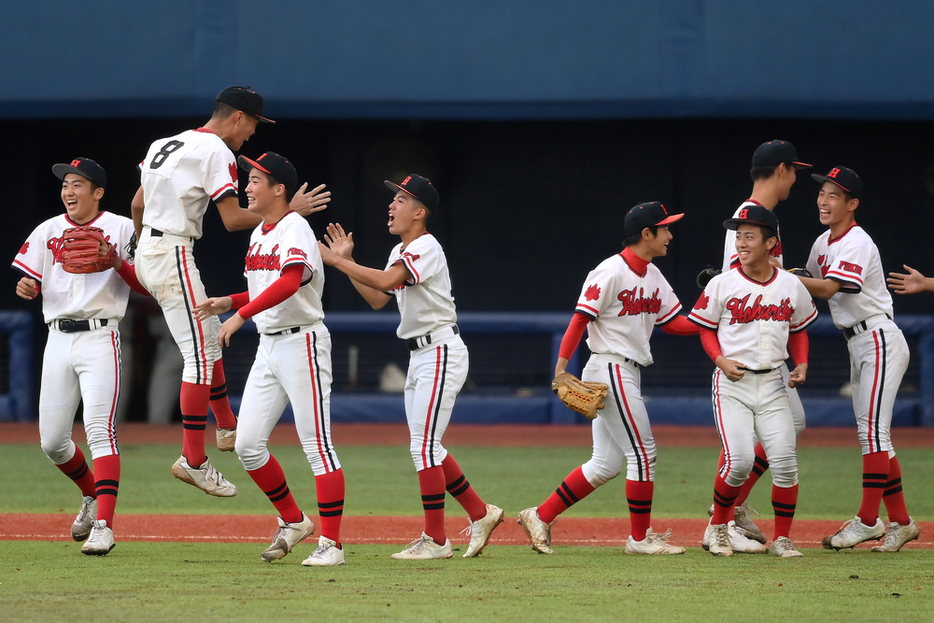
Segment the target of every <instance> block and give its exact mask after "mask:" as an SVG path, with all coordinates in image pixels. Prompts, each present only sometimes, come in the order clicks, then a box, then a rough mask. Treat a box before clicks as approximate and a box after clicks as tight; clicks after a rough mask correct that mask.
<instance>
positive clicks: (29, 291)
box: [16, 277, 39, 301]
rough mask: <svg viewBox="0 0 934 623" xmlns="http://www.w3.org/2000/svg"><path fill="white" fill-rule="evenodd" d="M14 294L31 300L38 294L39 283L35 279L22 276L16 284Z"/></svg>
mask: <svg viewBox="0 0 934 623" xmlns="http://www.w3.org/2000/svg"><path fill="white" fill-rule="evenodd" d="M16 296H18V297H20V298H21V299H26V300H27V301H31V300H33V299H34V298H36V297H37V296H39V284H38V283H36V280H35V279H31V278H29V277H23V278H22V279H20V280H19V282H17V284H16Z"/></svg>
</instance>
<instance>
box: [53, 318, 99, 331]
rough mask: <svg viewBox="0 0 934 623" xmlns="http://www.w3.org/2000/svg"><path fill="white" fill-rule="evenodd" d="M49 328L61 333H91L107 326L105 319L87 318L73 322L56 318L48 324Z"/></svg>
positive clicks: (68, 319)
mask: <svg viewBox="0 0 934 623" xmlns="http://www.w3.org/2000/svg"><path fill="white" fill-rule="evenodd" d="M49 326H50V327H51V328H53V329H55V330H57V331H61V332H62V333H78V332H79V331H91V330H92V329H100V328H101V327H106V326H107V319H106V318H101V319H98V318H89V319H87V320H73V319H71V318H56V319H55V320H53V321H52V322H50V323H49Z"/></svg>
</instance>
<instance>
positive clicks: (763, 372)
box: [746, 368, 777, 374]
mask: <svg viewBox="0 0 934 623" xmlns="http://www.w3.org/2000/svg"><path fill="white" fill-rule="evenodd" d="M776 369H777V368H768V369H766V370H750V369H749V368H746V372H752V373H753V374H768V373H769V372H774V371H775V370H776Z"/></svg>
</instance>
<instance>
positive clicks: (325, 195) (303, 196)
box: [289, 182, 331, 216]
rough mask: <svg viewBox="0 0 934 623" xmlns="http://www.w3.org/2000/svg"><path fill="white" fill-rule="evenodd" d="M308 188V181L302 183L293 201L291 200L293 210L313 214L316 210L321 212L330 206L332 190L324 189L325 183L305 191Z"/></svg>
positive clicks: (303, 214)
mask: <svg viewBox="0 0 934 623" xmlns="http://www.w3.org/2000/svg"><path fill="white" fill-rule="evenodd" d="M306 188H308V182H305V183H304V184H302V186H301V188H299V189H298V191H296V193H295V196H294V197H292V201H290V202H289V207H290V208H291V209H292V211H293V212H298V213H299V214H301V215H302V216H311V215H312V214H314V213H315V212H320V211H321V210H324V209H325V208H327V207H328V203H329V202H330V201H331V191H329V190H328V191H326V190H324V184H321V185H320V186H316V187H315V188H313V189H312V190H309V191H308V192H305V189H306Z"/></svg>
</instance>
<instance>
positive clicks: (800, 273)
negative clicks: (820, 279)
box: [788, 268, 814, 279]
mask: <svg viewBox="0 0 934 623" xmlns="http://www.w3.org/2000/svg"><path fill="white" fill-rule="evenodd" d="M788 272H789V273H791V274H792V275H794V276H795V277H810V278H812V279H813V278H814V275H812V274H811V271H809V270H808V269H807V268H789V269H788Z"/></svg>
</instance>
